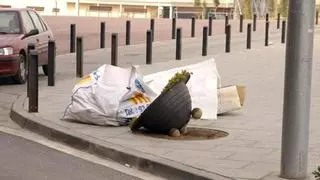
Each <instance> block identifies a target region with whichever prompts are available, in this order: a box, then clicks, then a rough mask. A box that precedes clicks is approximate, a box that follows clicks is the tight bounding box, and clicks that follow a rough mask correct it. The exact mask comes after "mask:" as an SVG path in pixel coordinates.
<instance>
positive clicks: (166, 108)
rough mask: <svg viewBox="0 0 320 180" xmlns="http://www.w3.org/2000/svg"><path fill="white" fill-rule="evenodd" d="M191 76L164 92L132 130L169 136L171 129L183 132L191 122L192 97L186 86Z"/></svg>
mask: <svg viewBox="0 0 320 180" xmlns="http://www.w3.org/2000/svg"><path fill="white" fill-rule="evenodd" d="M189 78H190V75H188V76H187V78H186V79H185V80H183V81H180V82H177V83H176V84H175V85H173V86H172V87H171V88H170V89H168V90H167V91H164V92H162V93H161V94H160V95H159V96H158V97H157V98H156V99H155V100H154V101H153V102H152V103H151V104H150V105H149V106H148V107H147V109H146V110H145V111H144V112H143V113H142V114H141V115H140V116H139V118H138V119H136V120H135V121H134V122H133V123H132V124H131V130H132V131H135V130H138V129H139V128H141V127H144V128H146V129H148V130H149V131H151V132H155V133H164V134H168V133H169V132H170V130H171V129H173V128H175V129H178V130H181V129H182V128H183V127H184V126H185V125H186V124H187V123H188V122H189V121H190V112H191V96H190V93H189V90H188V87H187V86H186V83H187V82H188V80H189Z"/></svg>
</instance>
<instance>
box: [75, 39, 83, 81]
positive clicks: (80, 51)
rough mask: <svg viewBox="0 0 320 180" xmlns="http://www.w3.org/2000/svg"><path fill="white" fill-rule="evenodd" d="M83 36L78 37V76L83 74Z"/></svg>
mask: <svg viewBox="0 0 320 180" xmlns="http://www.w3.org/2000/svg"><path fill="white" fill-rule="evenodd" d="M82 43H83V42H82V37H77V52H76V59H77V62H76V77H80V78H81V77H82V76H83V44H82Z"/></svg>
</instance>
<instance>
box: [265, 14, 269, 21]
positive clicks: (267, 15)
mask: <svg viewBox="0 0 320 180" xmlns="http://www.w3.org/2000/svg"><path fill="white" fill-rule="evenodd" d="M266 22H269V13H267V14H266Z"/></svg>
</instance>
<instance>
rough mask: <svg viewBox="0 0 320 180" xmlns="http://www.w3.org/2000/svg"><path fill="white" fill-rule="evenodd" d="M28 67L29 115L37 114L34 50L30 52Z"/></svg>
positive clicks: (36, 73)
mask: <svg viewBox="0 0 320 180" xmlns="http://www.w3.org/2000/svg"><path fill="white" fill-rule="evenodd" d="M29 60H30V61H29V66H30V72H29V74H30V78H29V80H30V81H29V83H30V96H29V113H34V112H38V95H39V91H38V90H39V84H38V54H37V51H36V50H30V53H29Z"/></svg>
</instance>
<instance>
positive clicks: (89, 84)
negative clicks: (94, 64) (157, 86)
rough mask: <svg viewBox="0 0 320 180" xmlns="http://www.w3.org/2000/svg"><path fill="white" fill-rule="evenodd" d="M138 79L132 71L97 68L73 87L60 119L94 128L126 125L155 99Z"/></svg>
mask: <svg viewBox="0 0 320 180" xmlns="http://www.w3.org/2000/svg"><path fill="white" fill-rule="evenodd" d="M141 79H142V78H141V75H140V74H139V73H138V72H137V71H136V68H135V67H131V68H120V67H116V66H111V65H103V66H101V67H99V68H98V69H97V70H96V71H93V72H92V73H90V74H89V75H86V76H84V77H83V78H82V79H81V80H80V81H78V83H77V84H76V85H75V87H74V89H73V91H72V92H73V94H72V96H71V103H70V104H69V106H68V107H67V108H66V110H65V113H64V115H63V117H62V119H63V120H73V121H78V122H82V123H89V124H95V125H110V126H122V125H127V124H128V123H129V122H130V120H131V119H132V118H135V117H137V116H139V115H140V113H141V112H142V111H143V109H145V108H146V107H147V106H148V105H149V104H150V103H151V102H152V101H153V99H154V97H155V96H156V94H155V93H154V92H153V91H152V90H150V89H149V88H148V87H147V86H146V85H145V84H144V83H143V81H142V80H141Z"/></svg>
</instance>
